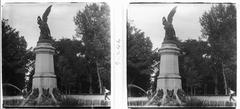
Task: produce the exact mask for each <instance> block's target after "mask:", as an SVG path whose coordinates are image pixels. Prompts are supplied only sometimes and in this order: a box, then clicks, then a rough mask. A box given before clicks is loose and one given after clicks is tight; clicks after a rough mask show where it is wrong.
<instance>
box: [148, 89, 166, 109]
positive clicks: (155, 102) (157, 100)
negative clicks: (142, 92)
mask: <svg viewBox="0 0 240 109" xmlns="http://www.w3.org/2000/svg"><path fill="white" fill-rule="evenodd" d="M162 98H163V89H159V90H158V91H157V93H156V95H155V96H153V100H152V101H151V103H149V104H152V105H157V106H160V105H161V102H160V101H161V99H162Z"/></svg>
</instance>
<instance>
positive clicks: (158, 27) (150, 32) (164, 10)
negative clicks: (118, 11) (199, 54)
mask: <svg viewBox="0 0 240 109" xmlns="http://www.w3.org/2000/svg"><path fill="white" fill-rule="evenodd" d="M212 5H213V4H130V5H129V6H128V21H129V22H130V23H131V24H132V25H134V26H135V27H137V28H138V29H140V30H142V31H143V32H144V33H145V35H146V36H147V37H150V39H151V41H152V43H153V49H155V48H160V47H161V44H162V42H163V38H164V36H165V30H164V26H163V25H162V17H164V16H165V17H166V18H167V16H168V14H169V12H170V11H171V10H172V9H173V8H174V7H175V6H177V9H176V13H175V15H174V17H173V23H172V24H173V26H174V29H175V32H176V36H177V37H178V38H179V39H181V40H187V39H198V38H199V37H200V36H201V25H200V23H199V18H200V17H201V16H202V15H203V13H204V12H206V11H209V10H210V8H211V6H212Z"/></svg>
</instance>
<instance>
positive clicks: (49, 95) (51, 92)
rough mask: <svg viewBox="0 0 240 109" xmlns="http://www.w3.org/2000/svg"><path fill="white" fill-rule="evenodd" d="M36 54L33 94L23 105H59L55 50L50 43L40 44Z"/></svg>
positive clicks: (59, 96) (35, 49)
mask: <svg viewBox="0 0 240 109" xmlns="http://www.w3.org/2000/svg"><path fill="white" fill-rule="evenodd" d="M34 52H35V53H36V60H35V73H34V75H33V81H32V92H31V93H30V95H29V96H28V98H27V101H26V102H25V103H24V104H23V105H25V104H27V105H54V104H58V101H60V99H61V95H60V92H59V91H58V89H57V80H56V75H55V73H54V60H53V55H54V52H55V48H54V47H52V45H51V44H50V43H48V42H38V43H37V47H36V48H34Z"/></svg>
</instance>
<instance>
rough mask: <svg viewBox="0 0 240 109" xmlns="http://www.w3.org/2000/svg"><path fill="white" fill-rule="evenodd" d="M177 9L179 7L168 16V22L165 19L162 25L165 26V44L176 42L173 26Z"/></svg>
mask: <svg viewBox="0 0 240 109" xmlns="http://www.w3.org/2000/svg"><path fill="white" fill-rule="evenodd" d="M176 8H177V6H176V7H174V8H173V9H172V10H171V12H170V13H169V14H168V17H167V20H166V18H165V17H163V18H162V24H163V25H164V29H165V37H164V42H167V41H175V40H176V36H175V30H174V28H173V25H172V20H173V16H174V14H175V13H176Z"/></svg>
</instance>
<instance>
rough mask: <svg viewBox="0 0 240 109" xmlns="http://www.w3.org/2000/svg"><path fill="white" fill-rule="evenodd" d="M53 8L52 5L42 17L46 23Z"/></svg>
mask: <svg viewBox="0 0 240 109" xmlns="http://www.w3.org/2000/svg"><path fill="white" fill-rule="evenodd" d="M51 7H52V5H50V6H49V7H48V8H47V9H46V11H45V12H44V13H43V15H42V20H43V21H44V22H47V17H48V15H49V13H50V11H51Z"/></svg>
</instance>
